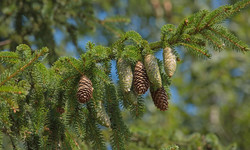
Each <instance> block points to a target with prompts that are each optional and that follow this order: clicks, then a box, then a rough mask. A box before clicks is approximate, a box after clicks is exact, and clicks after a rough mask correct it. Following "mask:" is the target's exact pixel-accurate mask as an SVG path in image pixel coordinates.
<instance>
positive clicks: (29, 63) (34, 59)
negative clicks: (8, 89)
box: [0, 47, 48, 86]
mask: <svg viewBox="0 0 250 150" xmlns="http://www.w3.org/2000/svg"><path fill="white" fill-rule="evenodd" d="M47 52H48V49H47V48H46V47H45V48H42V50H41V51H40V52H39V53H38V54H35V57H34V58H33V59H31V60H30V61H29V62H28V63H27V64H25V65H24V66H22V67H21V68H19V69H18V70H16V72H14V73H13V74H11V75H10V76H8V77H7V78H6V79H5V80H3V81H2V82H1V83H0V86H2V85H4V84H5V83H6V82H7V81H9V80H10V79H11V78H13V77H15V76H16V75H17V74H18V73H19V72H22V71H23V70H24V69H26V68H27V67H29V66H30V65H31V64H32V63H34V62H35V61H36V60H37V59H38V58H39V57H41V56H43V55H44V54H45V53H47Z"/></svg>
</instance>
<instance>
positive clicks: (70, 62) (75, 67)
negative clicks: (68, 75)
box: [66, 58, 83, 75]
mask: <svg viewBox="0 0 250 150" xmlns="http://www.w3.org/2000/svg"><path fill="white" fill-rule="evenodd" d="M66 60H67V61H68V62H69V63H70V64H71V65H72V66H73V67H74V68H75V70H76V71H78V72H79V73H80V74H81V75H83V73H82V72H81V71H80V70H79V69H77V68H76V66H75V65H74V64H73V63H72V62H71V61H70V59H68V58H67V59H66Z"/></svg>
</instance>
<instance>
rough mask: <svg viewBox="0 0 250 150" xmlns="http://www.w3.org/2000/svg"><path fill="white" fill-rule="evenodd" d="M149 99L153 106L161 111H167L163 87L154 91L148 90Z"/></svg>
mask: <svg viewBox="0 0 250 150" xmlns="http://www.w3.org/2000/svg"><path fill="white" fill-rule="evenodd" d="M150 92H151V97H152V99H153V101H154V104H155V106H156V107H157V108H159V109H160V110H161V111H165V110H167V109H168V96H167V94H166V91H165V89H164V88H163V87H161V88H158V89H157V90H156V91H153V90H152V89H150Z"/></svg>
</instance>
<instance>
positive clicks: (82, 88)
mask: <svg viewBox="0 0 250 150" xmlns="http://www.w3.org/2000/svg"><path fill="white" fill-rule="evenodd" d="M92 94H93V86H92V82H91V81H90V80H89V79H88V78H87V77H86V76H82V77H81V79H80V81H79V85H78V91H77V99H78V101H79V102H80V103H86V102H87V101H89V100H90V98H91V97H92Z"/></svg>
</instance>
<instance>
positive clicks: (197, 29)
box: [195, 13, 207, 33]
mask: <svg viewBox="0 0 250 150" xmlns="http://www.w3.org/2000/svg"><path fill="white" fill-rule="evenodd" d="M206 15H207V14H205V13H204V14H203V15H202V17H201V19H200V20H199V23H198V25H197V26H196V27H195V33H196V32H198V31H199V27H200V24H201V22H202V20H203V19H204V17H205V16H206Z"/></svg>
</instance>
